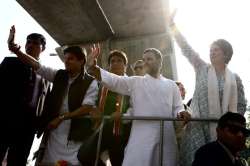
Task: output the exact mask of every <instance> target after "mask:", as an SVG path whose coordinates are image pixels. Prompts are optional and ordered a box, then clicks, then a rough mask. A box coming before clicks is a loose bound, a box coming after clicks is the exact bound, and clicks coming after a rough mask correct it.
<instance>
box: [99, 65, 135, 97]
mask: <svg viewBox="0 0 250 166" xmlns="http://www.w3.org/2000/svg"><path fill="white" fill-rule="evenodd" d="M100 70H101V77H102V84H103V85H104V86H106V87H107V88H108V89H109V90H111V91H114V92H117V93H120V94H122V95H127V96H130V94H131V88H132V84H133V79H132V77H127V76H118V75H116V74H113V73H110V72H107V71H105V70H103V69H100Z"/></svg>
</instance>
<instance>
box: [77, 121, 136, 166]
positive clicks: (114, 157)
mask: <svg viewBox="0 0 250 166" xmlns="http://www.w3.org/2000/svg"><path fill="white" fill-rule="evenodd" d="M130 128H131V124H126V125H124V126H123V131H122V135H120V136H119V137H116V136H114V135H113V123H106V124H105V125H104V128H103V134H102V141H101V148H100V154H101V153H102V152H104V151H106V150H107V151H108V153H109V158H110V162H111V164H112V166H121V165H122V161H123V157H124V149H125V147H126V145H127V142H128V137H129V134H130ZM98 136H99V134H96V135H94V136H92V137H91V138H89V139H88V140H87V141H86V142H84V143H83V145H82V147H81V148H80V150H79V153H78V159H79V161H80V162H81V164H82V165H87V166H94V165H95V160H96V152H97V143H98ZM98 165H99V166H103V165H105V164H103V162H102V161H100V159H99V162H98Z"/></svg>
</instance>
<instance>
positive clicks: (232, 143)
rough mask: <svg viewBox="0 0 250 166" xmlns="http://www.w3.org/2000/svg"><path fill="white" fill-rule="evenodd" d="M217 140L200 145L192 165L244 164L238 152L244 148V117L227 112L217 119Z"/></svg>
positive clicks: (228, 165)
mask: <svg viewBox="0 0 250 166" xmlns="http://www.w3.org/2000/svg"><path fill="white" fill-rule="evenodd" d="M216 131H217V140H216V141H214V142H211V143H208V144H206V145H204V146H202V147H200V148H199V149H198V150H197V151H196V154H195V159H194V162H193V166H222V165H226V166H244V165H247V164H246V163H245V161H244V160H243V159H241V158H240V156H239V152H240V151H241V150H243V149H244V148H245V142H246V137H248V136H249V135H250V130H248V129H246V119H245V118H244V116H242V115H240V114H238V113H232V112H227V113H226V114H224V115H223V116H222V117H221V118H220V119H219V121H218V126H217V129H216Z"/></svg>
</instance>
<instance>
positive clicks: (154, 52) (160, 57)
mask: <svg viewBox="0 0 250 166" xmlns="http://www.w3.org/2000/svg"><path fill="white" fill-rule="evenodd" d="M147 52H151V53H153V54H154V55H155V57H156V59H160V60H161V61H162V53H161V51H160V50H158V49H156V48H147V49H146V50H144V52H143V54H146V53H147Z"/></svg>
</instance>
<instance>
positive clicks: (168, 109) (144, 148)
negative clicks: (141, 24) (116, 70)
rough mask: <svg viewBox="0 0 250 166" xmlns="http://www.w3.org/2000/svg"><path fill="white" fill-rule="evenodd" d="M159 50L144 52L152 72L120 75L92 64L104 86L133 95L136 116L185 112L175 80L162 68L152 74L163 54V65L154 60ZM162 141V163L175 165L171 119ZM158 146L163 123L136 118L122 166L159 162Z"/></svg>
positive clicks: (167, 115) (150, 164) (175, 157)
mask: <svg viewBox="0 0 250 166" xmlns="http://www.w3.org/2000/svg"><path fill="white" fill-rule="evenodd" d="M157 53H158V54H159V51H158V50H156V49H150V50H149V51H148V50H145V51H144V55H143V59H144V63H145V67H146V68H147V69H148V73H149V74H146V75H145V76H133V77H123V76H117V75H115V74H112V73H109V72H107V71H105V70H103V69H100V68H99V67H97V66H94V67H93V68H95V69H96V71H97V73H98V72H99V74H97V75H96V78H97V79H99V80H101V82H102V83H103V84H104V86H106V87H107V88H108V89H110V90H112V91H115V92H117V93H120V94H123V95H128V96H130V97H131V100H132V103H133V112H132V115H134V116H157V117H176V116H177V114H178V113H179V112H181V111H183V105H182V100H181V96H180V92H179V89H178V87H177V86H176V84H175V82H173V81H172V80H169V79H167V78H165V77H163V76H161V75H160V74H159V72H160V70H158V71H157V73H158V74H157V76H156V77H154V76H155V75H154V74H152V70H151V69H152V68H156V69H157V68H158V69H160V68H161V62H162V59H161V53H160V64H158V65H155V64H154V62H153V61H156V60H158V58H159V57H157V56H158V54H157ZM148 58H149V59H148ZM150 58H151V59H150ZM152 58H153V59H152ZM156 64H157V63H156ZM182 115H183V114H182ZM163 141H164V143H163V165H164V166H176V165H177V144H176V137H175V131H174V127H173V122H172V121H166V122H164V140H163ZM159 145H160V122H159V121H143V120H134V121H133V124H132V129H131V134H130V138H129V142H128V145H127V148H126V150H125V156H124V160H123V164H122V165H123V166H157V165H159V163H160V158H159V148H160V147H159Z"/></svg>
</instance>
